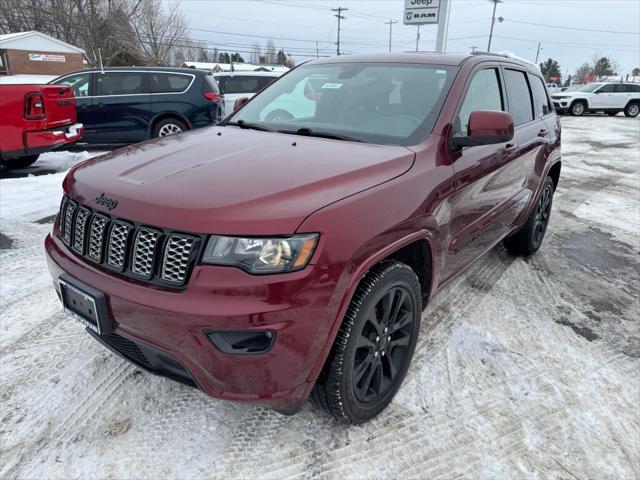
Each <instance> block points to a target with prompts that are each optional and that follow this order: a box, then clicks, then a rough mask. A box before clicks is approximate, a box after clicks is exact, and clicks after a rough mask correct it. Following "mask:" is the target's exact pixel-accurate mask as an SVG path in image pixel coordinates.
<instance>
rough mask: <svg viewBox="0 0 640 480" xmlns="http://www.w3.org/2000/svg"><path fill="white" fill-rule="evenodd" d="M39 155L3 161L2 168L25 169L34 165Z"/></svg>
mask: <svg viewBox="0 0 640 480" xmlns="http://www.w3.org/2000/svg"><path fill="white" fill-rule="evenodd" d="M39 156H40V155H29V156H26V157H19V158H12V159H10V160H3V161H2V166H3V167H4V168H7V169H18V168H27V167H30V166H31V165H33V164H34V163H36V160H38V157H39Z"/></svg>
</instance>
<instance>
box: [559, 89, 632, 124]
mask: <svg viewBox="0 0 640 480" xmlns="http://www.w3.org/2000/svg"><path fill="white" fill-rule="evenodd" d="M551 99H552V100H553V106H554V108H555V109H556V111H557V112H558V113H561V114H562V113H570V114H571V115H574V116H580V115H583V114H585V113H594V112H604V113H606V114H608V115H612V116H613V115H617V114H618V113H620V112H624V114H625V115H626V116H627V117H637V116H638V113H640V85H639V84H634V83H590V84H589V85H582V86H580V87H577V88H573V87H570V88H569V89H567V90H565V91H563V92H559V93H552V94H551Z"/></svg>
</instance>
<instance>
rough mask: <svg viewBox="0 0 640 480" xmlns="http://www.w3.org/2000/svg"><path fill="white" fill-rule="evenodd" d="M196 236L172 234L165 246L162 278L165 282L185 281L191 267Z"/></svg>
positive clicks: (179, 282)
mask: <svg viewBox="0 0 640 480" xmlns="http://www.w3.org/2000/svg"><path fill="white" fill-rule="evenodd" d="M194 244H195V238H193V237H189V236H187V235H178V234H172V235H170V236H169V239H168V240H167V245H166V246H165V248H164V259H163V261H162V273H161V278H162V280H164V281H165V282H170V283H176V284H182V283H184V281H185V279H186V276H187V272H188V269H189V264H190V259H191V252H192V251H193V246H194Z"/></svg>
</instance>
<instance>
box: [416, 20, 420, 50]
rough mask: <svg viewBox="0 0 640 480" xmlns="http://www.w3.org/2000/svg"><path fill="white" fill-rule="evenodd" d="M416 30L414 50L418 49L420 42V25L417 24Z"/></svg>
mask: <svg viewBox="0 0 640 480" xmlns="http://www.w3.org/2000/svg"><path fill="white" fill-rule="evenodd" d="M417 28H418V31H417V32H416V52H417V51H418V50H419V43H420V25H418V26H417Z"/></svg>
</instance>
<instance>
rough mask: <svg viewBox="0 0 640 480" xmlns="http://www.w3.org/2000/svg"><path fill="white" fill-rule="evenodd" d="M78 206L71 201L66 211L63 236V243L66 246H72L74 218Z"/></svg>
mask: <svg viewBox="0 0 640 480" xmlns="http://www.w3.org/2000/svg"><path fill="white" fill-rule="evenodd" d="M77 208H78V204H77V203H76V202H74V201H73V200H69V201H68V202H67V205H66V206H65V209H64V219H63V221H64V234H63V235H62V241H63V242H64V243H65V244H66V245H71V232H72V228H73V216H74V214H75V213H76V209H77Z"/></svg>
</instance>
